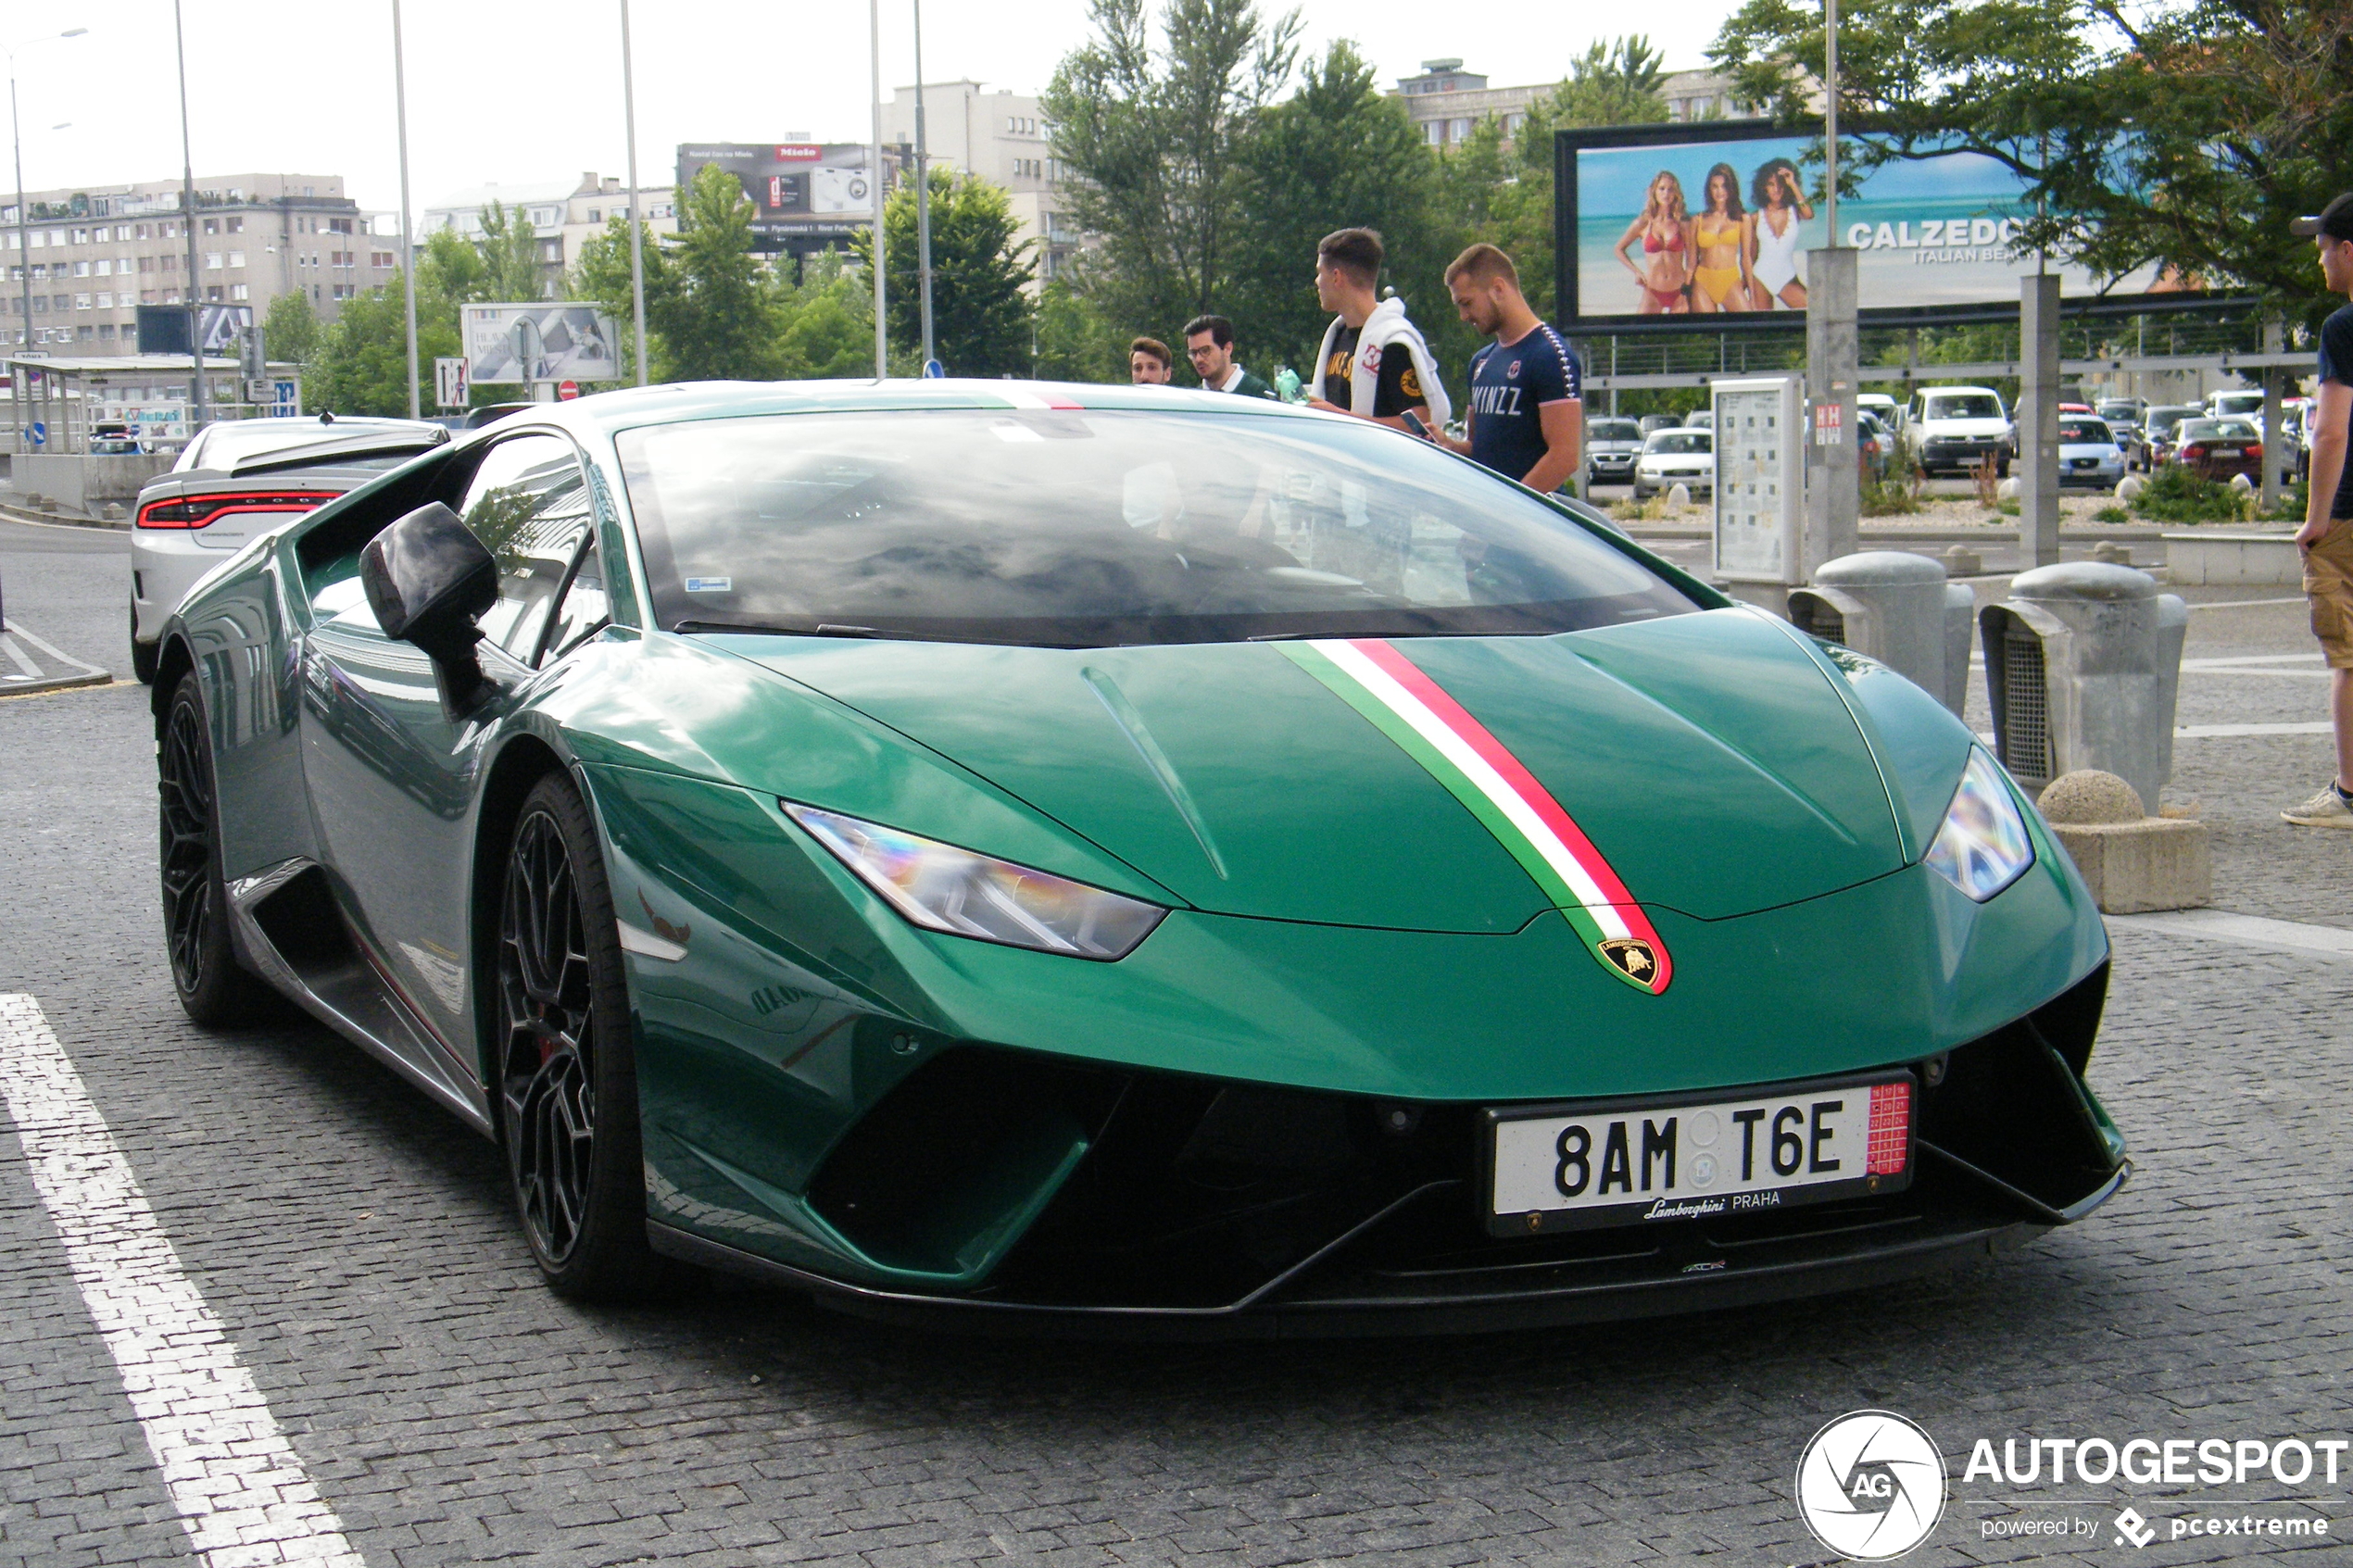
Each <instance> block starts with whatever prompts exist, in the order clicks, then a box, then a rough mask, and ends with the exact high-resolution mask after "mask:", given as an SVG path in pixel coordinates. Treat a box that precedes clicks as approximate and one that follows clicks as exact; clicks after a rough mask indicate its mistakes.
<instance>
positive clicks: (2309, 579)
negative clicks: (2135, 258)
mask: <svg viewBox="0 0 2353 1568" xmlns="http://www.w3.org/2000/svg"><path fill="white" fill-rule="evenodd" d="M2290 232H2294V233H2297V234H2309V235H2310V236H2311V237H2312V243H2313V245H2314V246H2315V247H2317V248H2318V249H2319V251H2320V253H2321V275H2322V277H2323V278H2325V279H2327V280H2328V290H2329V293H2331V294H2341V295H2347V297H2348V298H2353V191H2347V193H2345V194H2343V195H2340V196H2338V197H2337V198H2336V199H2335V200H2334V201H2333V202H2331V203H2329V205H2328V206H2327V207H2323V208H2322V210H2321V213H2320V216H2319V217H2317V218H2303V219H2298V220H2296V222H2295V223H2294V224H2293V225H2292V226H2291V230H2290ZM2349 422H2353V304H2348V305H2347V306H2345V307H2343V308H2341V309H2339V310H2338V311H2337V312H2336V313H2335V314H2334V315H2332V316H2331V317H2330V318H2329V319H2328V320H2327V321H2325V322H2323V323H2322V327H2321V395H2320V396H2319V397H2318V398H2317V399H2315V400H2314V407H2313V410H2312V412H2311V414H2310V415H2309V431H2310V435H2309V440H2310V444H2311V495H2310V496H2309V499H2307V500H2306V502H2305V503H2304V526H2303V527H2301V528H2299V529H2297V530H2296V546H2297V547H2298V548H2300V549H2301V550H2302V551H2303V553H2304V592H2305V595H2306V596H2307V597H2309V599H2310V600H2311V601H2312V633H2313V635H2314V636H2316V637H2318V638H2320V640H2321V651H2322V652H2323V653H2325V654H2326V655H2327V656H2328V661H2329V718H2330V721H2332V722H2333V723H2334V726H2335V729H2336V777H2335V778H2334V779H2332V780H2330V781H2329V784H2328V786H2327V787H2326V788H2324V789H2322V791H2321V792H2320V793H2319V794H2318V795H2315V796H2314V797H2312V798H2311V799H2309V800H2308V801H2306V802H2305V803H2304V804H2303V805H2301V806H2298V807H2296V808H2295V809H2293V810H2287V811H2283V812H2281V813H2280V815H2281V816H2282V817H2284V818H2285V819H2286V820H2287V821H2289V822H2295V823H2296V824H2297V825H2298V826H2301V827H2324V828H2353V787H2348V786H2353V462H2348V461H2347V460H2346V435H2347V424H2348V423H2349Z"/></svg>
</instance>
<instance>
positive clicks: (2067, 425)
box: [2059, 419, 2116, 446]
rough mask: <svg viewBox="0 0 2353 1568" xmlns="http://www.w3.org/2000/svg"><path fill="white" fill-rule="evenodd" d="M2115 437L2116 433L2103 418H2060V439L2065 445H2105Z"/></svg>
mask: <svg viewBox="0 0 2353 1568" xmlns="http://www.w3.org/2000/svg"><path fill="white" fill-rule="evenodd" d="M2115 439H2116V436H2115V434H2114V433H2112V432H2111V431H2109V429H2108V426H2107V425H2106V424H2105V423H2104V422H2102V421H2101V420H2084V419H2074V420H2059V440H2060V442H2061V443H2062V444H2063V445H2070V446H2105V445H2108V444H2109V443H2110V442H2112V441H2114V440H2115Z"/></svg>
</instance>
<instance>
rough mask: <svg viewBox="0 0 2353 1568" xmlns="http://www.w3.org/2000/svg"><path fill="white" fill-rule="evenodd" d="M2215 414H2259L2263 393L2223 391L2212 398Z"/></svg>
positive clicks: (2261, 408)
mask: <svg viewBox="0 0 2353 1568" xmlns="http://www.w3.org/2000/svg"><path fill="white" fill-rule="evenodd" d="M2214 411H2215V412H2216V413H2217V414H2259V413H2261V412H2262V411H2263V395H2262V394H2261V393H2259V392H2225V393H2221V394H2218V395H2216V397H2215V399H2214Z"/></svg>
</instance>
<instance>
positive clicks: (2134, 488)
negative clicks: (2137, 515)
mask: <svg viewBox="0 0 2353 1568" xmlns="http://www.w3.org/2000/svg"><path fill="white" fill-rule="evenodd" d="M2147 488H2148V481H2147V480H2145V479H2143V478H2142V477H2141V476H2140V475H2139V474H2136V473H2128V474H2126V475H2125V476H2124V477H2123V478H2122V479H2120V480H2118V481H2117V482H2116V498H2117V499H2118V500H2120V501H2122V502H2123V503H2125V504H2126V505H2127V506H2130V505H2131V504H2132V502H2133V497H2134V496H2136V495H2139V494H2140V493H2141V492H2142V491H2144V490H2145V489H2147Z"/></svg>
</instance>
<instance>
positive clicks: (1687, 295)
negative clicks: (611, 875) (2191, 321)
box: [1556, 126, 2183, 325]
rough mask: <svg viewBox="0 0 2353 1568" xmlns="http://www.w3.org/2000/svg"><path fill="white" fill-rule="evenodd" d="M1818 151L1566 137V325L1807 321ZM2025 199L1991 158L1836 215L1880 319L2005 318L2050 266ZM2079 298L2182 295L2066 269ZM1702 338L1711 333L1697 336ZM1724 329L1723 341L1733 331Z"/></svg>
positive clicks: (1722, 136)
mask: <svg viewBox="0 0 2353 1568" xmlns="http://www.w3.org/2000/svg"><path fill="white" fill-rule="evenodd" d="M1806 146H1807V138H1806V137H1804V136H1786V135H1772V134H1767V133H1752V132H1726V131H1708V130H1698V129H1694V128H1692V127H1690V126H1675V127H1664V126H1662V127H1648V126H1645V127H1642V129H1641V130H1640V131H1639V132H1631V131H1624V130H1617V131H1610V132H1598V133H1597V132H1562V133H1561V163H1562V165H1563V168H1562V170H1561V173H1562V176H1563V178H1562V180H1561V181H1560V182H1559V184H1558V186H1557V187H1556V188H1557V189H1558V190H1559V192H1560V193H1561V194H1560V197H1559V199H1560V201H1561V204H1562V211H1561V213H1560V220H1561V223H1560V228H1561V232H1562V233H1563V234H1564V235H1565V236H1573V238H1574V245H1573V247H1570V248H1567V249H1566V250H1565V251H1564V253H1563V254H1562V256H1561V257H1560V258H1559V268H1560V274H1561V275H1560V278H1559V289H1560V299H1561V311H1562V320H1564V321H1576V322H1579V323H1584V324H1593V323H1611V322H1616V323H1620V324H1626V323H1631V322H1635V321H1639V320H1645V319H1648V318H1653V317H1658V316H1670V315H1718V314H1726V315H1735V316H1738V317H1740V318H1742V319H1743V320H1755V319H1756V318H1757V317H1759V316H1780V317H1783V318H1786V319H1793V320H1802V319H1803V317H1804V314H1805V310H1806V252H1808V251H1810V250H1813V249H1815V248H1816V247H1818V246H1820V245H1828V244H1830V243H1831V239H1830V235H1829V232H1828V231H1827V228H1826V227H1825V225H1826V223H1827V221H1828V215H1827V214H1826V213H1825V212H1824V211H1823V208H1822V204H1821V203H1819V202H1818V201H1817V200H1816V199H1815V198H1814V195H1813V192H1814V191H1815V190H1816V189H1817V188H1818V186H1819V184H1820V182H1821V178H1822V170H1821V169H1820V166H1819V165H1818V164H1816V165H1814V166H1812V167H1808V166H1806V163H1805V161H1804V160H1805V157H1806ZM2031 216H2032V208H2031V207H2029V205H2028V204H2027V202H2026V200H2025V185H2024V184H2023V182H2020V179H2019V177H2018V176H2017V175H2016V174H2014V173H2012V172H2011V171H2010V170H2009V169H2006V168H2004V167H2003V166H2002V165H2001V164H1999V163H1997V162H1995V161H1994V159H1992V158H1989V157H1984V156H1982V154H1978V153H1968V152H1952V153H1943V154H1938V155H1936V156H1934V157H1929V158H1926V159H1922V160H1919V161H1906V162H1899V163H1892V164H1889V165H1886V166H1885V167H1883V168H1881V169H1873V170H1871V171H1869V173H1868V174H1866V175H1864V176H1863V180H1862V187H1861V190H1860V192H1859V193H1858V194H1855V195H1848V196H1843V197H1841V198H1840V201H1839V206H1838V223H1839V230H1840V235H1841V243H1843V244H1844V245H1850V246H1852V247H1854V248H1855V249H1856V250H1857V251H1859V252H1860V253H1861V254H1860V255H1859V256H1858V257H1856V294H1857V298H1858V302H1859V305H1860V307H1861V309H1862V310H1863V311H1864V313H1865V314H1866V315H1869V314H1871V313H1874V312H1888V313H1912V314H1920V313H1926V312H1932V311H1951V310H1955V309H1964V310H1965V309H1968V308H1969V307H1998V306H2007V307H2010V308H2012V309H2015V308H2016V307H2017V306H2018V297H2019V282H2018V280H2019V275H2020V273H2023V272H2032V271H2033V270H2035V268H2036V262H2037V257H2036V256H2035V254H2034V253H2033V252H2032V251H2029V250H2023V249H2021V248H2020V247H2019V245H2017V243H2016V231H2017V228H2018V225H2019V224H2020V222H2021V221H2022V220H2025V219H2027V218H2028V217H2031ZM2050 265H2051V270H2053V271H2056V272H2057V273H2059V275H2060V276H2061V278H2062V279H2063V280H2064V282H2062V284H2061V287H2062V289H2063V290H2064V291H2065V292H2066V293H2067V294H2069V295H2077V296H2081V295H2090V294H2098V293H2103V292H2105V293H2107V294H2108V295H2138V294H2151V293H2163V292H2176V293H2178V292H2182V289H2183V285H2182V284H2181V283H2180V282H2179V280H2178V279H2171V278H2160V277H2159V276H2158V272H2157V270H2156V269H2155V268H2144V269H2142V270H2139V271H2136V272H2133V273H2131V274H2129V275H2127V276H2126V277H2124V278H2121V279H2119V280H2117V281H2116V282H2112V283H2110V284H2108V286H2107V287H2106V289H2105V290H2103V289H2102V287H2101V285H2100V284H2099V282H2097V280H2095V278H2094V276H2093V275H2092V274H2091V273H2090V272H2089V271H2087V270H2084V269H2082V268H2081V267H2074V266H2070V265H2067V264H2064V263H2062V262H2060V261H2058V260H2057V259H2056V258H2054V259H2053V260H2052V262H2051V264H2050ZM1693 324H1694V325H1696V324H1697V323H1693ZM1730 324H1732V323H1730V322H1721V323H1717V322H1711V323H1710V325H1730Z"/></svg>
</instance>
